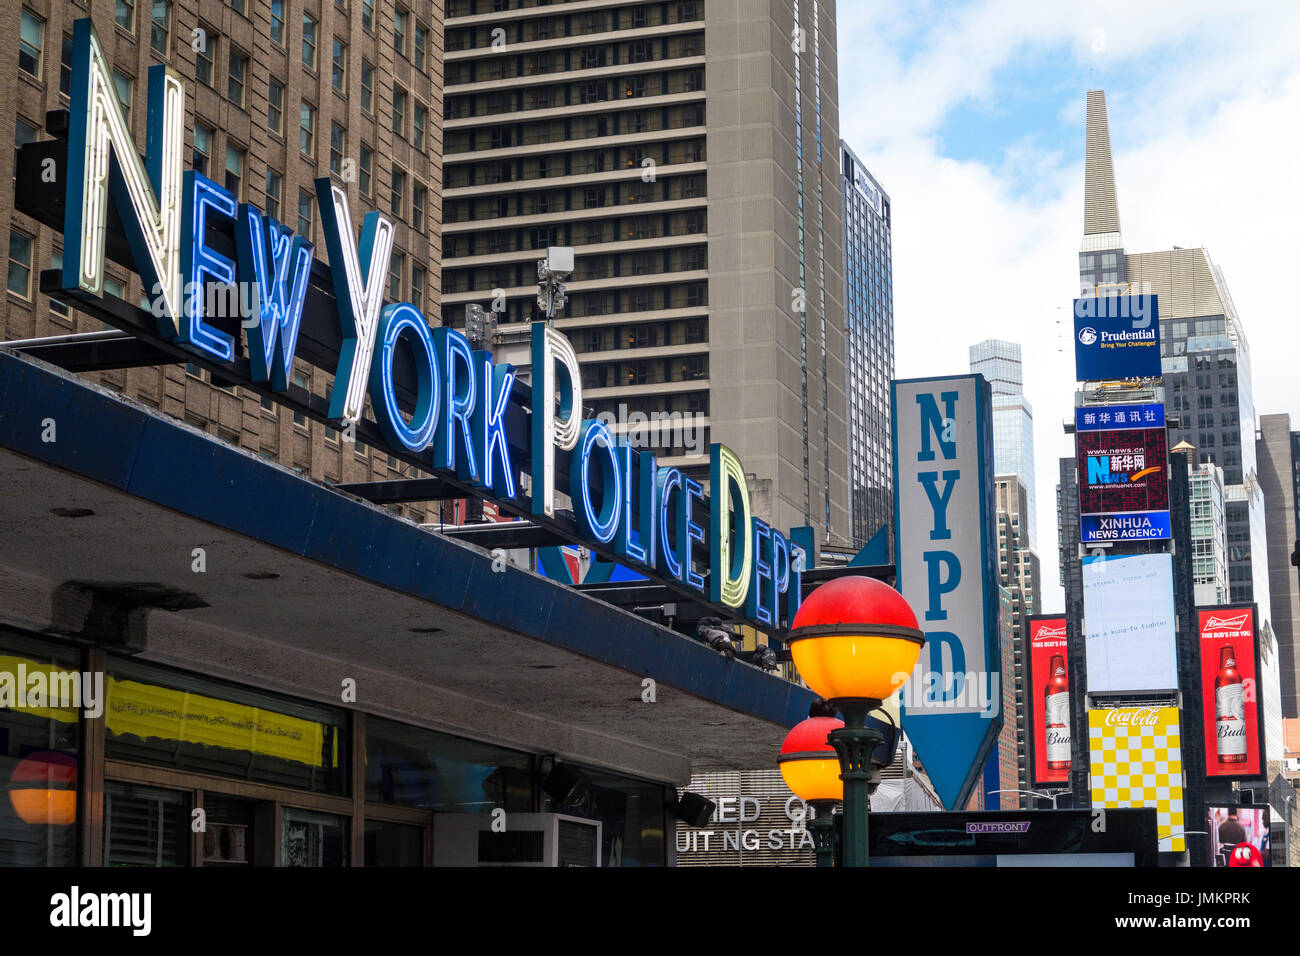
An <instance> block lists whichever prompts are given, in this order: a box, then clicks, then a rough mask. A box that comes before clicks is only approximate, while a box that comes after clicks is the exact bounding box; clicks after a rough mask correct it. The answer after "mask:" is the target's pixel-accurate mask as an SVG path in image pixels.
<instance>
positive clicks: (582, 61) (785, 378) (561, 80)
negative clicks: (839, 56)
mask: <svg viewBox="0 0 1300 956" xmlns="http://www.w3.org/2000/svg"><path fill="white" fill-rule="evenodd" d="M503 8H504V9H503ZM446 46H447V53H446V78H445V89H444V110H445V116H446V120H445V124H444V126H445V153H446V155H445V163H446V176H445V179H446V182H445V186H446V191H445V192H444V194H443V197H444V206H443V210H444V223H443V228H442V237H443V247H444V249H443V251H444V259H443V292H444V294H443V298H442V305H443V321H444V323H446V324H447V325H460V324H461V323H462V322H463V316H464V308H465V306H466V305H467V304H471V303H481V304H483V305H484V306H485V307H486V306H488V304H489V303H491V304H492V305H493V306H494V307H497V308H498V309H499V312H500V314H499V316H498V322H499V330H500V331H499V335H500V336H501V337H502V338H503V339H507V340H508V339H509V338H511V337H512V336H515V335H517V333H518V332H519V331H521V330H522V329H523V328H524V327H525V326H524V325H523V323H527V322H529V321H530V320H532V318H533V317H534V316H535V314H536V308H535V305H534V302H535V295H536V287H535V281H536V275H535V262H536V261H537V260H538V259H539V258H541V256H542V255H543V254H544V252H540V251H539V250H545V249H546V248H547V247H548V246H553V245H555V246H571V247H573V248H574V251H575V257H576V258H575V268H574V271H573V273H572V275H571V276H570V277H569V278H568V280H567V284H568V297H569V298H568V305H567V307H566V308H565V309H564V311H563V312H562V313H561V314H560V318H559V319H558V320H557V322H556V327H557V328H559V329H560V330H562V331H564V332H565V333H566V334H567V335H568V336H569V338H570V339H571V340H572V341H573V344H574V348H575V350H576V351H577V352H578V356H579V360H580V363H581V367H582V379H583V382H582V384H583V395H584V400H585V401H586V403H587V405H588V406H589V412H590V413H595V414H605V415H609V416H612V417H613V418H614V420H615V421H616V422H617V423H620V426H621V430H622V431H625V432H626V431H627V430H628V429H627V427H626V426H627V424H628V422H627V419H628V417H629V415H635V414H638V413H647V412H650V413H656V412H668V413H670V414H671V413H676V414H679V415H685V416H689V419H688V421H689V422H690V423H691V425H692V426H694V427H692V428H690V429H682V430H680V431H676V432H670V433H669V434H668V435H667V437H666V438H665V436H664V435H663V433H662V432H660V434H659V436H658V440H657V441H656V442H653V443H652V449H653V450H654V451H656V452H657V453H658V454H659V456H660V458H661V460H662V462H663V463H664V464H675V465H678V466H681V467H683V468H685V469H686V470H687V471H688V472H693V473H694V474H695V475H696V476H699V477H706V476H707V465H708V459H707V453H708V445H707V443H708V442H710V441H719V442H723V443H724V444H727V445H729V446H731V447H732V448H733V449H735V451H736V452H737V453H738V454H739V455H740V456H741V457H742V458H743V459H744V461H745V463H746V465H747V466H748V468H750V469H752V474H753V476H754V477H753V479H752V482H753V484H752V485H751V488H752V490H753V491H754V493H755V495H754V497H755V502H756V508H757V509H758V510H760V511H764V512H765V513H761V514H760V517H763V518H766V519H768V520H770V521H771V522H773V523H774V524H776V525H778V526H780V527H790V526H795V525H805V524H811V525H813V526H814V527H815V528H816V529H817V530H818V532H819V534H818V537H819V538H820V539H822V540H826V539H830V538H835V539H837V540H838V541H839V542H844V541H846V540H847V538H848V535H849V531H850V526H849V495H848V453H847V449H846V447H845V433H846V432H845V424H844V414H845V397H844V381H845V377H844V333H843V329H844V316H843V292H842V289H843V277H842V273H841V270H842V266H843V255H842V251H841V249H840V243H841V242H842V238H843V237H842V226H841V224H840V216H841V212H840V209H841V201H840V195H839V190H840V181H839V177H838V176H836V175H834V172H833V171H834V164H833V163H832V162H830V161H829V159H830V155H827V153H828V151H829V150H835V149H838V148H839V134H838V127H839V116H838V106H837V102H838V83H837V61H836V54H835V7H834V5H833V4H829V3H826V2H825V0H740V2H738V3H732V4H727V5H724V4H716V3H707V4H706V3H702V2H673V3H658V2H656V3H650V2H630V3H626V4H620V5H618V6H610V5H607V4H590V3H582V4H576V3H575V4H567V3H555V4H547V5H541V4H539V5H517V4H513V3H502V2H498V0H450V2H449V3H448V4H447V18H446ZM824 170H825V171H824ZM508 357H509V358H510V360H511V361H514V362H516V363H517V364H519V365H521V366H526V365H527V364H528V355H527V351H526V349H525V350H521V354H519V353H512V354H510V355H509V356H508ZM616 427H619V426H616Z"/></svg>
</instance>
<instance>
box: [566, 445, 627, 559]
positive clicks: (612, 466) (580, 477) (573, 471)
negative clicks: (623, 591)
mask: <svg viewBox="0 0 1300 956" xmlns="http://www.w3.org/2000/svg"><path fill="white" fill-rule="evenodd" d="M618 459H619V455H618V449H617V447H616V446H615V444H614V436H613V435H612V434H610V431H609V427H608V426H607V425H606V424H605V423H604V422H602V421H600V420H599V419H593V420H591V421H585V422H583V423H582V431H581V433H580V434H579V436H578V447H577V451H575V452H574V455H573V462H572V464H570V465H569V495H570V497H572V498H573V513H574V515H575V516H576V517H577V519H578V528H579V529H580V530H581V531H582V533H583V534H584V535H586V536H587V537H589V538H592V539H594V540H596V541H599V542H600V543H601V544H607V543H609V542H610V541H611V540H613V538H614V533H615V532H616V531H617V530H618V525H619V516H620V514H621V512H622V504H623V490H622V482H621V479H620V475H619V472H620V469H619V464H618ZM593 463H594V464H595V465H596V467H598V468H599V469H600V484H601V490H600V507H599V508H598V507H596V504H595V502H594V501H593V500H592V496H593V491H594V489H593V488H592V481H591V468H592V465H593Z"/></svg>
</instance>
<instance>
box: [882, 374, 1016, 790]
mask: <svg viewBox="0 0 1300 956" xmlns="http://www.w3.org/2000/svg"><path fill="white" fill-rule="evenodd" d="M892 416H893V417H892V422H893V451H894V520H895V540H897V542H898V584H897V587H898V590H899V591H900V592H901V593H902V595H903V597H905V598H906V599H907V600H908V602H909V603H910V604H911V605H912V607H913V608H914V609H915V610H916V613H917V617H918V618H919V619H920V626H921V629H922V630H924V631H925V635H926V646H925V647H924V648H923V649H922V651H921V657H920V659H919V660H918V661H917V665H916V671H915V672H914V673H913V675H912V677H911V679H910V680H909V681H908V682H907V684H905V685H904V687H903V694H902V707H901V710H902V714H903V730H905V731H906V732H907V735H908V737H909V738H910V739H911V741H912V744H913V746H914V747H915V748H916V750H917V752H918V753H919V754H920V756H921V759H922V760H924V761H925V769H926V772H927V773H928V774H929V775H930V780H931V781H932V782H933V783H934V786H935V789H936V791H937V792H938V794H939V797H940V799H942V800H943V802H944V806H945V807H947V808H948V809H950V810H951V809H955V808H956V807H958V806H964V805H965V802H966V800H967V799H968V798H969V797H970V794H971V791H972V789H973V788H974V786H975V785H976V783H977V780H978V778H979V775H980V772H981V771H982V770H983V767H984V762H985V760H986V759H987V757H988V754H989V751H990V749H991V748H992V746H993V743H994V741H995V739H996V737H997V734H998V731H999V730H1000V729H1001V727H1002V686H1001V646H1000V643H999V639H1000V636H999V631H998V591H997V587H998V567H997V553H998V552H997V532H996V530H995V525H994V507H993V505H994V499H993V436H992V427H991V426H992V410H991V393H990V389H989V384H988V382H986V381H985V380H984V378H983V376H980V375H961V376H954V377H950V378H937V379H911V380H907V381H895V382H894V383H893V387H892Z"/></svg>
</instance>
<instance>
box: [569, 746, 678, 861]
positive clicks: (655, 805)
mask: <svg viewBox="0 0 1300 956" xmlns="http://www.w3.org/2000/svg"><path fill="white" fill-rule="evenodd" d="M583 772H584V773H585V774H586V775H587V777H588V778H589V779H590V781H591V784H590V786H589V787H588V788H587V793H586V795H585V796H584V797H583V798H582V799H581V800H579V801H578V802H577V803H576V804H574V805H572V806H557V805H555V802H554V801H553V800H552V799H551V798H550V797H549V796H547V797H546V807H545V809H546V810H549V811H551V812H554V813H565V814H569V815H570V816H575V817H586V818H587V819H589V820H599V821H600V823H601V840H600V842H601V861H600V865H601V866H664V865H665V864H666V862H667V858H666V856H665V852H664V847H665V838H664V827H665V822H664V821H665V814H664V801H665V792H664V788H663V787H661V786H659V785H657V784H652V783H645V782H644V781H640V780H633V779H631V778H628V777H618V776H614V775H612V774H605V773H601V772H599V771H595V770H586V769H584V771H583Z"/></svg>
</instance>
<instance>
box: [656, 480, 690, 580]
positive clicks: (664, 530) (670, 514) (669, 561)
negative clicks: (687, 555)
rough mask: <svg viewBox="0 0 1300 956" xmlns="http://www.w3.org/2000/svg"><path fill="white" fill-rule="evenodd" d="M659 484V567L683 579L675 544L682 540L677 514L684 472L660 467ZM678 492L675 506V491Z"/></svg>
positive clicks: (670, 575)
mask: <svg viewBox="0 0 1300 956" xmlns="http://www.w3.org/2000/svg"><path fill="white" fill-rule="evenodd" d="M655 482H656V484H658V486H659V569H660V570H661V571H663V572H665V573H666V574H667V575H668V576H669V577H670V578H673V579H675V580H679V581H680V580H681V577H682V565H681V562H680V561H678V560H677V552H676V549H675V548H674V547H673V545H674V544H680V542H681V540H682V532H681V528H680V526H679V525H678V523H677V516H678V515H680V514H681V512H682V501H681V499H682V496H683V490H682V473H681V472H680V471H679V470H677V469H676V468H660V469H659V474H658V475H656V476H655ZM674 491H675V492H677V498H676V506H675V507H674V504H673V502H674V498H673V492H674Z"/></svg>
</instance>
